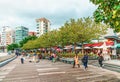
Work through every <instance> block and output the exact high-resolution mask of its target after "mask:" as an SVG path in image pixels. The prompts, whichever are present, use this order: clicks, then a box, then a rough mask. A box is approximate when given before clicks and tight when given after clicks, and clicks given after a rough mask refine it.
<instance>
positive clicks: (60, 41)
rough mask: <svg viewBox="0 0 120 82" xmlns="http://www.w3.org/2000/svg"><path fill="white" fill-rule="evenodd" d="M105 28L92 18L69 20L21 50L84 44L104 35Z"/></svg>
mask: <svg viewBox="0 0 120 82" xmlns="http://www.w3.org/2000/svg"><path fill="white" fill-rule="evenodd" d="M106 29H107V26H106V25H104V24H103V23H96V22H94V20H93V19H92V18H89V17H88V18H80V19H78V20H75V19H70V20H69V21H67V22H65V24H64V25H63V26H62V27H61V28H59V30H53V31H50V32H48V33H45V34H43V35H42V36H40V37H39V38H37V39H36V40H34V41H29V42H27V43H26V44H25V45H24V46H23V49H34V48H48V47H53V46H59V45H61V46H65V45H69V44H75V43H84V42H88V41H90V40H92V39H95V38H98V37H100V36H101V35H102V34H105V32H106Z"/></svg>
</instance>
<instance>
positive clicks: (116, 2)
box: [90, 0, 120, 32]
mask: <svg viewBox="0 0 120 82" xmlns="http://www.w3.org/2000/svg"><path fill="white" fill-rule="evenodd" d="M90 1H91V2H92V3H94V4H95V5H97V6H98V8H97V9H96V11H95V12H94V18H95V21H96V22H102V21H103V22H104V23H108V24H109V25H110V26H111V28H114V29H115V31H116V32H120V0H90Z"/></svg>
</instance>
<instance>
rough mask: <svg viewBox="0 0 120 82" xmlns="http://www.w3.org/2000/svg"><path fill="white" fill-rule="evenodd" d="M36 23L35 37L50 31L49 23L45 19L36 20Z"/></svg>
mask: <svg viewBox="0 0 120 82" xmlns="http://www.w3.org/2000/svg"><path fill="white" fill-rule="evenodd" d="M36 22H37V36H38V37H39V36H41V35H42V34H44V33H47V32H49V31H50V21H49V20H47V19H46V18H40V19H36Z"/></svg>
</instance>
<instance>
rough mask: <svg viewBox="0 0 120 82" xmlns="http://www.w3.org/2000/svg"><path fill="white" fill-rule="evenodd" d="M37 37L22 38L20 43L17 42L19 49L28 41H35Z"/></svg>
mask: <svg viewBox="0 0 120 82" xmlns="http://www.w3.org/2000/svg"><path fill="white" fill-rule="evenodd" d="M36 38H37V37H36V36H28V37H26V38H24V39H23V40H22V41H20V42H19V44H20V47H23V45H24V44H25V43H27V42H28V41H29V40H35V39H36Z"/></svg>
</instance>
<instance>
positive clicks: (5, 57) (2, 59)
mask: <svg viewBox="0 0 120 82" xmlns="http://www.w3.org/2000/svg"><path fill="white" fill-rule="evenodd" d="M14 56H15V54H12V55H6V56H2V57H0V62H3V61H5V60H7V59H9V58H12V57H14Z"/></svg>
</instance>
